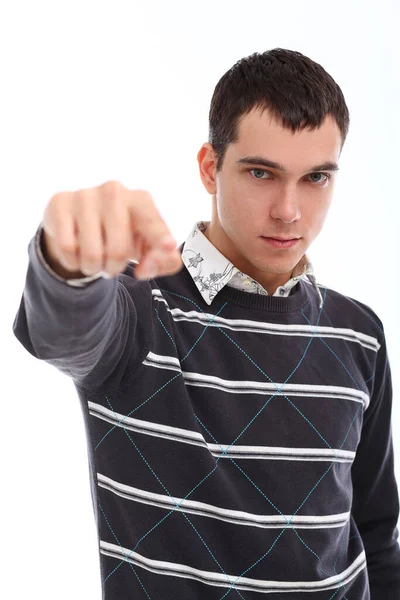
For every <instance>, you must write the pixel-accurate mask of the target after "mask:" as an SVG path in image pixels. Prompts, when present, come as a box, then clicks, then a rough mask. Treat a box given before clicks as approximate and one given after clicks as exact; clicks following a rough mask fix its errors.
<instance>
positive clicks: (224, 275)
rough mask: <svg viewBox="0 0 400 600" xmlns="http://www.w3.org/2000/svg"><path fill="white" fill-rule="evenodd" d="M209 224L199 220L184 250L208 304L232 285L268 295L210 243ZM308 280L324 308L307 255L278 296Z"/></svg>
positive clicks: (193, 275) (185, 263)
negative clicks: (205, 233)
mask: <svg viewBox="0 0 400 600" xmlns="http://www.w3.org/2000/svg"><path fill="white" fill-rule="evenodd" d="M208 225H209V221H198V222H197V223H196V224H195V225H194V227H193V229H192V231H191V232H190V234H189V236H188V238H187V240H186V242H185V243H184V245H183V248H182V260H183V263H184V265H185V266H186V268H187V270H188V271H189V273H190V275H191V276H192V279H193V281H194V283H195V284H196V286H197V288H198V290H199V292H200V294H201V295H202V297H203V299H204V301H205V302H206V303H207V304H208V305H210V304H211V302H212V301H213V300H214V298H215V296H216V295H217V294H218V292H219V291H220V290H221V289H222V288H223V287H224V286H225V285H227V284H228V283H229V284H230V285H232V286H233V287H236V288H239V289H243V290H245V291H250V292H253V293H258V294H264V295H268V292H267V290H265V288H263V287H262V285H261V284H260V283H258V281H255V279H253V278H252V277H250V276H249V275H246V274H245V273H242V272H241V271H240V270H239V269H238V268H237V267H235V266H234V265H233V264H232V263H231V262H230V261H229V260H228V259H227V258H226V257H225V256H224V255H223V254H222V253H221V252H220V251H219V250H218V248H216V247H215V246H214V244H212V243H211V242H210V240H209V239H208V238H207V237H206V236H205V235H204V231H205V230H206V229H207V227H208ZM305 278H308V279H309V280H310V282H311V284H312V285H313V286H314V288H315V290H316V291H317V293H318V297H319V302H320V304H319V306H320V308H321V306H322V295H321V291H320V289H319V287H318V285H317V282H316V278H315V275H314V268H313V265H312V263H311V261H310V259H309V257H308V255H307V254H304V255H303V256H302V257H301V259H300V260H299V262H298V263H297V265H296V266H295V268H294V269H293V273H292V278H291V279H290V280H289V281H287V282H286V283H285V284H284V285H282V286H279V287H278V288H277V290H276V291H275V292H274V296H281V295H285V296H288V295H289V294H290V291H291V290H292V288H293V287H294V286H295V285H297V283H298V282H299V281H300V280H301V279H305ZM249 282H250V285H249ZM249 287H250V288H251V289H249Z"/></svg>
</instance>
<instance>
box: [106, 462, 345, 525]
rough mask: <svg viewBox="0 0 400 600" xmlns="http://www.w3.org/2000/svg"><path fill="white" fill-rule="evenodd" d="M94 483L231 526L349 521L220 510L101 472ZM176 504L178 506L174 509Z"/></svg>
mask: <svg viewBox="0 0 400 600" xmlns="http://www.w3.org/2000/svg"><path fill="white" fill-rule="evenodd" d="M97 480H98V484H99V486H100V487H102V488H104V489H106V490H108V491H110V492H112V493H114V494H117V495H118V496H121V497H122V498H126V499H127V500H132V501H133V502H140V503H142V504H151V505H152V506H157V507H158V508H164V509H166V510H169V511H170V510H175V511H180V510H183V511H185V512H186V513H191V514H195V515H200V516H203V517H209V518H212V519H217V520H220V521H226V522H228V523H234V524H235V525H246V526H251V527H261V528H263V529H282V528H283V527H286V526H288V527H296V529H328V528H329V529H330V528H333V527H343V526H344V525H345V524H346V523H347V521H348V520H349V518H350V512H345V513H339V514H333V515H323V516H317V515H309V516H308V515H294V516H293V515H259V514H255V513H249V512H244V511H241V510H232V509H229V508H221V507H219V506H215V505H213V504H207V503H205V502H198V501H197V500H187V499H185V500H184V499H182V498H178V497H171V496H166V495H163V494H155V493H154V492H148V491H146V490H143V489H139V488H137V487H132V486H129V485H126V484H124V483H120V482H118V481H115V480H114V479H111V478H110V477H106V476H105V475H102V474H101V473H97ZM177 504H178V505H179V506H176V505H177ZM289 521H290V523H289ZM288 523H289V525H288Z"/></svg>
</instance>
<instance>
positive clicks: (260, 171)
mask: <svg viewBox="0 0 400 600" xmlns="http://www.w3.org/2000/svg"><path fill="white" fill-rule="evenodd" d="M252 171H254V172H255V173H267V174H268V171H264V169H250V170H249V173H251V172H252ZM254 178H255V179H263V178H262V177H257V175H255V176H254Z"/></svg>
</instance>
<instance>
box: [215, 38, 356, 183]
mask: <svg viewBox="0 0 400 600" xmlns="http://www.w3.org/2000/svg"><path fill="white" fill-rule="evenodd" d="M256 108H259V109H261V111H262V112H264V110H267V111H268V112H269V113H270V114H271V115H272V117H274V118H275V119H276V120H277V121H278V122H279V123H282V126H283V127H285V128H287V129H290V128H291V129H292V131H293V133H294V132H296V131H297V130H301V129H305V128H306V127H308V128H309V129H310V130H311V131H313V130H315V129H317V128H318V127H320V126H321V125H322V123H323V121H324V120H325V117H326V116H327V115H328V114H330V115H332V117H333V118H334V119H335V120H336V123H337V125H338V127H339V129H340V132H341V135H342V145H341V148H340V151H342V148H343V144H344V142H345V140H346V137H347V132H348V129H349V124H350V116H349V111H348V108H347V106H346V102H345V99H344V96H343V93H342V90H341V89H340V87H339V86H338V84H337V83H336V82H335V81H334V79H333V78H332V77H331V76H330V75H329V73H327V72H326V71H325V69H324V68H323V67H322V66H321V65H320V64H318V63H316V62H314V61H313V60H311V59H310V58H308V57H307V56H304V54H301V52H297V51H295V50H287V49H283V48H273V49H272V50H268V51H266V52H263V53H262V54H260V53H259V52H255V53H254V54H251V55H250V56H248V57H246V58H242V59H241V60H239V61H238V62H237V63H235V64H234V65H233V67H231V68H230V69H229V71H227V72H226V73H225V74H224V75H223V76H222V77H221V79H220V80H219V82H218V83H217V85H216V87H215V90H214V93H213V96H212V99H211V105H210V112H209V139H208V141H209V143H210V144H211V145H212V146H213V148H214V152H215V154H216V155H217V171H220V170H221V169H222V164H223V160H224V157H225V153H226V149H227V146H228V144H231V143H235V142H237V141H238V139H239V132H238V129H239V122H240V119H241V118H242V117H243V116H245V115H246V114H248V113H249V112H251V111H252V110H253V109H256Z"/></svg>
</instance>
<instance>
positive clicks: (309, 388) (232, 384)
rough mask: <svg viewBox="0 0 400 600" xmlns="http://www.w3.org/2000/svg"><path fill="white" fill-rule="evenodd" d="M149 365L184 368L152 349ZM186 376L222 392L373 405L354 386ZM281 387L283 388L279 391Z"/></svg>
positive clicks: (198, 384) (190, 381) (189, 381)
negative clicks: (339, 400) (347, 401)
mask: <svg viewBox="0 0 400 600" xmlns="http://www.w3.org/2000/svg"><path fill="white" fill-rule="evenodd" d="M143 364H144V365H145V366H148V367H156V368H159V369H167V370H170V371H177V372H179V371H180V370H181V364H180V362H179V359H178V358H176V357H175V356H163V355H160V354H154V352H149V353H148V354H147V356H146V358H145V359H144V361H143ZM182 376H183V378H184V380H185V383H186V385H192V386H196V387H211V388H214V389H218V390H221V391H225V392H229V393H234V394H265V395H267V394H281V393H282V394H285V395H286V396H309V397H324V398H337V399H341V400H351V401H353V402H359V403H361V404H364V408H365V410H366V409H367V408H368V406H369V401H370V398H369V395H368V394H367V393H365V392H363V391H362V390H357V389H355V388H351V387H343V386H336V385H313V384H305V383H285V384H283V383H280V382H276V383H270V382H269V381H249V380H243V379H240V380H232V379H222V378H221V377H216V376H215V375H205V374H203V373H193V372H190V371H182ZM278 388H281V390H279V389H278Z"/></svg>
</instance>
